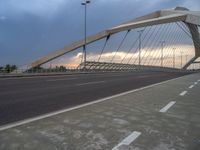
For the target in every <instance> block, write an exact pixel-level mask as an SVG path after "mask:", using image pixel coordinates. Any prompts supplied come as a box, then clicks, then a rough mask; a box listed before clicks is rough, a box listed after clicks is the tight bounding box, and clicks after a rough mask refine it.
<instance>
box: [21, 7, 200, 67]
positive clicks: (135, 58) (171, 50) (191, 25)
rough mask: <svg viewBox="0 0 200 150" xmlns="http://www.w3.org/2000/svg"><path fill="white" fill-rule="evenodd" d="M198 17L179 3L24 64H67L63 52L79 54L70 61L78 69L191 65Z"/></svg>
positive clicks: (199, 43)
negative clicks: (74, 60) (77, 57)
mask: <svg viewBox="0 0 200 150" xmlns="http://www.w3.org/2000/svg"><path fill="white" fill-rule="evenodd" d="M199 18H200V13H199V12H194V11H190V10H188V9H187V8H182V7H177V8H175V9H169V10H167V9H166V10H160V11H156V12H153V13H150V14H147V15H145V16H142V17H138V18H136V19H133V20H131V21H129V22H126V23H123V24H121V25H118V26H115V27H113V28H110V29H107V30H105V31H102V32H99V33H97V34H95V35H92V36H89V37H87V38H86V44H87V45H85V42H84V41H85V40H81V41H78V42H74V43H72V44H70V45H68V46H66V47H64V48H63V49H60V50H56V51H54V52H52V53H50V54H48V55H46V56H44V57H42V58H40V59H38V60H36V61H34V62H32V63H31V64H28V65H27V66H26V67H25V68H26V69H32V68H35V67H39V66H50V64H55V62H61V63H60V64H63V65H67V62H68V63H70V62H69V61H68V60H67V59H70V58H69V57H67V55H71V56H74V55H75V56H78V54H79V57H80V60H76V62H71V63H76V65H77V67H78V68H80V69H82V68H83V67H85V69H93V70H99V69H100V70H115V69H118V70H120V69H123V70H124V69H135V68H137V66H139V65H140V66H143V67H142V68H147V67H148V66H149V67H150V68H152V66H153V68H155V66H158V67H166V68H179V69H184V70H186V69H188V68H190V69H191V66H192V64H194V65H195V66H198V64H199V60H198V58H199V56H200V38H199V25H200V19H199ZM101 45H102V46H101ZM84 46H87V47H88V50H87V57H86V62H83V57H84V55H83V53H82V50H81V48H82V47H84ZM98 49H99V50H98ZM81 56H82V57H81ZM183 59H184V61H183ZM60 60H63V62H62V61H60ZM78 61H79V62H78ZM77 62H78V63H77ZM69 65H70V64H69ZM146 66H147V67H146Z"/></svg>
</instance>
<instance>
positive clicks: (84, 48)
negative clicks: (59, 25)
mask: <svg viewBox="0 0 200 150" xmlns="http://www.w3.org/2000/svg"><path fill="white" fill-rule="evenodd" d="M89 3H90V0H83V2H82V3H81V5H83V6H85V16H84V24H85V28H84V36H85V37H84V38H85V41H84V46H83V63H84V69H86V56H87V52H86V45H87V41H86V40H87V5H88V4H89Z"/></svg>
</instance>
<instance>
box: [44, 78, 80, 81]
mask: <svg viewBox="0 0 200 150" xmlns="http://www.w3.org/2000/svg"><path fill="white" fill-rule="evenodd" d="M74 79H77V78H65V79H63V78H62V79H51V80H46V82H53V81H65V80H66V81H67V80H74Z"/></svg>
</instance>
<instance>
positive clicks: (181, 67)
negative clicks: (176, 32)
mask: <svg viewBox="0 0 200 150" xmlns="http://www.w3.org/2000/svg"><path fill="white" fill-rule="evenodd" d="M180 53H181V69H182V67H183V52H182V51H181V52H180Z"/></svg>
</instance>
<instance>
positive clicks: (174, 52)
mask: <svg viewBox="0 0 200 150" xmlns="http://www.w3.org/2000/svg"><path fill="white" fill-rule="evenodd" d="M175 50H176V48H173V68H175Z"/></svg>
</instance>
